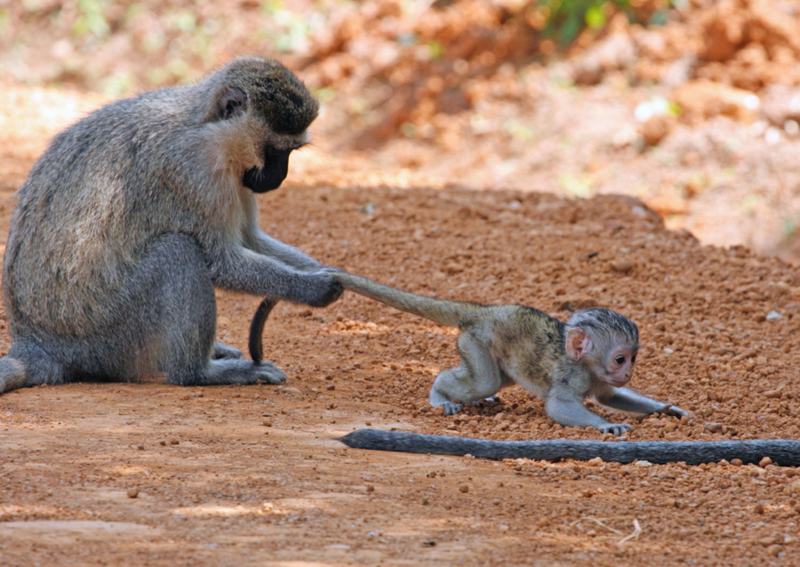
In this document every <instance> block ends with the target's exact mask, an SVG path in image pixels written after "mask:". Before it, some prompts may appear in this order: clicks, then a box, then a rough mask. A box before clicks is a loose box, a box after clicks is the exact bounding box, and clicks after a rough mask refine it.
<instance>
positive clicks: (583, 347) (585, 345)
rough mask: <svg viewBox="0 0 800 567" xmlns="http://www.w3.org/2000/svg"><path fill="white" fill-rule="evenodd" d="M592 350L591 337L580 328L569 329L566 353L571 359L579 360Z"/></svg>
mask: <svg viewBox="0 0 800 567" xmlns="http://www.w3.org/2000/svg"><path fill="white" fill-rule="evenodd" d="M590 350H592V338H591V337H590V336H589V334H588V333H587V332H586V331H584V330H583V329H581V328H577V329H570V331H569V333H567V355H569V357H570V358H571V359H572V360H580V359H581V358H583V357H584V356H585V355H586V354H587V353H588V352H589V351H590Z"/></svg>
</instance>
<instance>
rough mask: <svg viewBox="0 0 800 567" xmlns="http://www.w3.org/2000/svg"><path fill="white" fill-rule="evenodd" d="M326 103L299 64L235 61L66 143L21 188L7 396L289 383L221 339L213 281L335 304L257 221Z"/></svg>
mask: <svg viewBox="0 0 800 567" xmlns="http://www.w3.org/2000/svg"><path fill="white" fill-rule="evenodd" d="M317 111H318V105H317V102H316V101H315V100H314V99H313V97H311V95H310V94H309V93H308V91H307V90H306V88H305V87H304V86H303V84H302V83H301V82H300V81H299V80H298V79H297V78H296V77H295V76H294V75H293V74H292V73H291V72H289V71H288V70H287V69H286V68H285V67H283V66H282V65H281V64H280V63H277V62H275V61H272V60H269V59H264V58H260V57H243V58H239V59H236V60H234V61H233V62H231V63H229V64H228V65H226V66H225V67H222V68H221V69H219V70H218V71H217V72H215V73H213V74H212V75H209V76H208V77H206V78H205V79H204V80H202V81H201V82H199V83H198V84H196V85H193V86H189V87H183V88H174V89H165V90H160V91H154V92H150V93H145V94H142V95H140V96H137V97H134V98H130V99H125V100H120V101H117V102H114V103H112V104H109V105H107V106H105V107H103V108H101V109H99V110H98V111H96V112H94V113H93V114H91V115H89V116H88V117H86V118H84V119H83V120H81V121H79V122H78V123H76V124H74V125H73V126H71V127H70V128H68V129H67V130H65V131H64V132H62V133H61V134H59V135H58V136H56V137H55V138H54V139H53V141H52V143H51V145H50V147H49V148H48V150H47V151H46V152H45V154H44V155H43V156H42V157H41V158H40V159H39V161H37V162H36V164H35V165H34V166H33V169H32V170H31V173H30V176H29V177H28V179H27V181H26V182H25V184H24V185H23V186H22V188H21V189H20V190H19V193H18V197H19V201H18V204H17V207H16V209H15V211H14V216H13V219H12V222H11V233H10V236H9V240H8V244H7V246H6V256H5V263H4V271H3V291H4V295H5V304H6V313H7V316H8V319H9V326H10V330H11V335H12V338H13V344H12V346H11V350H10V351H9V353H8V355H7V356H6V357H4V358H2V359H0V392H3V391H7V390H11V389H13V388H19V387H23V386H33V385H36V384H43V383H48V384H56V383H61V382H65V381H70V380H74V379H80V378H82V377H87V378H93V379H107V380H136V379H137V378H140V377H142V376H146V375H151V374H154V373H164V374H166V376H167V379H168V381H169V382H171V383H175V384H182V385H194V384H246V383H253V382H255V381H257V380H265V381H267V382H270V383H279V382H283V381H284V380H285V379H286V376H285V375H284V373H283V372H282V371H281V370H279V369H278V368H277V367H276V366H274V365H273V364H271V363H262V364H258V365H254V364H252V363H251V362H250V361H245V360H239V359H238V357H240V356H241V353H240V352H239V351H238V350H236V349H233V348H230V347H226V346H224V345H220V344H218V343H216V344H215V343H214V336H215V331H216V302H215V298H214V289H213V288H214V287H215V286H216V287H220V288H226V289H232V290H237V291H242V292H246V293H251V294H256V295H261V296H268V297H270V298H273V299H276V300H277V299H282V300H288V301H292V302H296V303H305V304H308V305H311V306H314V307H322V306H325V305H328V304H329V303H331V302H332V301H334V300H336V299H337V298H338V297H339V295H340V294H341V291H342V288H341V285H340V284H339V283H338V282H336V281H335V280H333V279H332V278H331V277H330V276H329V275H327V274H326V273H324V272H323V271H321V268H322V267H321V266H320V265H319V264H318V263H317V262H316V261H315V260H313V259H311V258H309V257H308V256H306V255H304V254H303V253H301V252H300V251H299V250H296V249H295V248H292V247H290V246H287V245H286V244H283V243H281V242H278V241H277V240H275V239H273V238H271V237H269V236H268V235H266V234H264V233H263V232H261V230H259V228H258V226H257V210H256V199H255V193H263V192H266V191H270V190H273V189H277V188H278V187H279V186H280V184H281V182H282V181H283V179H284V178H285V177H286V174H287V169H288V162H289V154H290V153H291V152H292V150H295V149H297V148H299V147H301V146H302V145H304V144H305V143H306V142H307V132H306V130H307V128H308V126H309V124H310V123H311V122H312V121H313V120H314V118H315V117H316V115H317Z"/></svg>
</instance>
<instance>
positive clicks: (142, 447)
mask: <svg viewBox="0 0 800 567" xmlns="http://www.w3.org/2000/svg"><path fill="white" fill-rule="evenodd" d="M136 448H137V449H138V450H139V451H144V445H136Z"/></svg>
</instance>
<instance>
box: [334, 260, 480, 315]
mask: <svg viewBox="0 0 800 567" xmlns="http://www.w3.org/2000/svg"><path fill="white" fill-rule="evenodd" d="M330 275H331V277H332V278H334V279H336V280H338V281H339V282H340V283H341V284H342V285H343V286H344V288H345V289H349V290H350V291H354V292H356V293H358V294H361V295H363V296H366V297H369V298H370V299H374V300H375V301H380V302H381V303H385V304H386V305H389V306H390V307H394V308H395V309H399V310H401V311H406V312H407V313H412V314H414V315H419V316H420V317H425V318H426V319H430V320H431V321H434V322H435V323H439V324H440V325H447V326H448V327H461V326H463V325H465V324H467V323H469V322H470V321H471V320H472V319H474V317H475V315H477V314H478V313H479V312H480V311H481V310H482V309H485V307H484V306H482V305H478V304H476V303H466V302H461V301H448V300H446V299H437V298H435V297H427V296H424V295H415V294H413V293H409V292H407V291H402V290H399V289H395V288H393V287H389V286H388V285H383V284H380V283H378V282H375V281H372V280H371V279H369V278H365V277H362V276H357V275H355V274H350V273H348V272H344V271H341V270H337V271H333V272H331V273H330Z"/></svg>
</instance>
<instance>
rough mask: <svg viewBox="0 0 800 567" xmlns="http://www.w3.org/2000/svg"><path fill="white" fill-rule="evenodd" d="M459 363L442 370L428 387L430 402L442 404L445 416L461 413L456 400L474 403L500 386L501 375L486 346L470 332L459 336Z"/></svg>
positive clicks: (486, 396) (491, 393)
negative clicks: (430, 386) (429, 388)
mask: <svg viewBox="0 0 800 567" xmlns="http://www.w3.org/2000/svg"><path fill="white" fill-rule="evenodd" d="M458 352H459V353H460V354H461V364H460V365H459V366H456V367H455V368H450V369H448V370H443V371H442V372H441V373H439V375H438V376H437V377H436V380H435V381H434V382H433V387H432V388H431V395H430V403H431V405H432V406H434V407H437V406H442V408H444V413H445V415H453V414H455V413H458V412H460V411H461V410H462V409H463V406H462V405H461V404H460V403H458V402H475V401H478V400H481V399H484V398H489V397H492V396H494V395H495V394H496V393H497V392H498V391H499V390H500V387H501V386H502V385H503V380H502V374H501V372H500V369H499V368H498V367H497V363H496V362H495V360H494V357H492V355H491V353H490V352H489V349H488V348H487V347H486V345H485V344H484V343H483V341H481V340H480V339H479V338H477V337H475V336H474V335H473V334H472V333H470V332H466V331H465V332H462V333H461V335H460V336H459V337H458Z"/></svg>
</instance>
